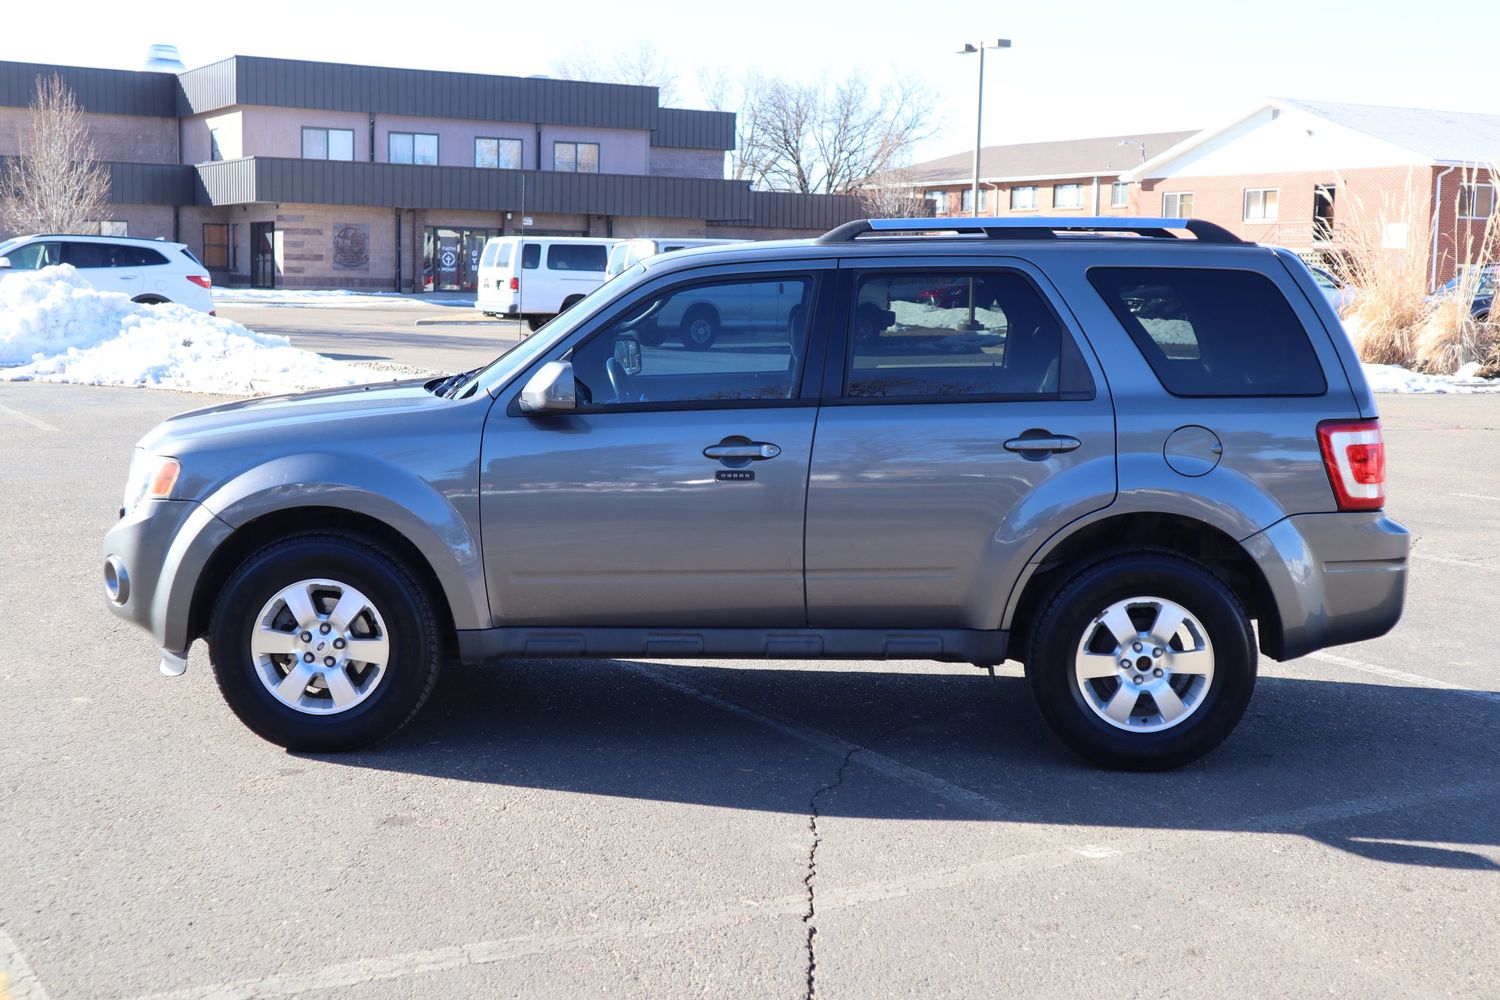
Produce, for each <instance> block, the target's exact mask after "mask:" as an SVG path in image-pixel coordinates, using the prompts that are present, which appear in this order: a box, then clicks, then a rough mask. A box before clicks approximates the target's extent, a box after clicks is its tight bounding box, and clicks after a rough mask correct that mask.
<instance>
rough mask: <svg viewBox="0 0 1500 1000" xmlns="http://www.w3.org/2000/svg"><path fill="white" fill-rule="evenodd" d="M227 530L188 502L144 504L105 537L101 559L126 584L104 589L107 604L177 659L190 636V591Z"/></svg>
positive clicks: (150, 501)
mask: <svg viewBox="0 0 1500 1000" xmlns="http://www.w3.org/2000/svg"><path fill="white" fill-rule="evenodd" d="M230 531H231V529H230V527H229V525H227V524H225V523H224V522H223V521H220V520H219V519H218V518H217V517H215V516H214V515H213V514H212V513H211V512H210V511H209V510H208V508H206V507H204V506H202V505H201V504H198V503H196V502H194V501H190V500H145V501H142V502H141V503H138V504H136V506H135V509H134V510H132V511H130V512H129V513H128V514H126V515H125V516H124V517H122V518H121V519H120V520H119V521H118V522H116V523H115V526H114V527H113V528H111V529H110V530H109V532H108V533H107V534H106V535H105V536H104V544H103V546H102V556H103V559H104V562H105V564H106V567H107V568H108V569H109V570H112V571H113V572H114V575H115V577H116V579H118V578H119V576H120V575H122V574H121V571H122V570H123V575H124V577H125V579H126V580H128V584H127V585H126V586H125V587H123V588H119V587H118V586H117V587H116V588H115V592H114V594H113V596H111V594H110V593H109V591H108V590H106V594H105V604H106V606H107V607H108V608H109V609H110V610H111V611H113V612H114V613H115V614H116V615H118V616H119V617H121V618H123V619H125V620H126V621H128V622H131V623H132V624H135V625H139V626H140V627H141V628H143V629H145V630H146V631H148V632H150V633H151V635H152V637H153V638H155V639H156V642H157V645H159V646H160V647H161V648H162V649H163V650H165V651H169V652H172V653H175V654H178V655H179V656H180V655H181V654H183V653H185V651H186V650H187V648H188V645H189V644H190V643H191V642H192V636H191V635H190V634H189V628H190V618H191V614H192V607H193V592H194V590H195V589H196V587H197V585H198V578H199V576H200V575H201V574H202V572H203V567H204V565H205V564H206V563H207V562H208V557H209V556H210V555H211V554H212V553H213V551H214V549H215V548H217V547H218V546H219V544H220V543H221V542H222V541H223V540H224V539H225V538H227V537H229V533H230Z"/></svg>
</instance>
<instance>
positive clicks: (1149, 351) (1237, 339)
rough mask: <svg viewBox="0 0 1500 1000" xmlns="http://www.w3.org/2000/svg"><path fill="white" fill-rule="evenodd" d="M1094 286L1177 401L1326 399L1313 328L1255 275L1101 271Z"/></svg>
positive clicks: (1147, 269)
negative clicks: (1203, 398)
mask: <svg viewBox="0 0 1500 1000" xmlns="http://www.w3.org/2000/svg"><path fill="white" fill-rule="evenodd" d="M1089 281H1090V282H1091V283H1092V284H1093V286H1094V288H1095V289H1096V290H1097V291H1098V292H1099V294H1100V295H1101V296H1103V297H1104V301H1105V302H1106V303H1108V304H1109V307H1110V309H1111V310H1112V311H1113V312H1114V314H1115V317H1116V318H1117V319H1119V321H1120V324H1121V325H1122V326H1124V327H1125V331H1126V333H1128V334H1130V339H1131V340H1133V341H1135V346H1136V347H1137V348H1138V349H1139V350H1140V352H1141V354H1142V355H1144V356H1145V358H1146V361H1147V362H1148V363H1149V364H1150V365H1151V369H1152V370H1153V371H1154V372H1156V377H1157V378H1158V379H1159V380H1160V381H1161V384H1162V385H1163V386H1164V387H1165V388H1166V390H1167V391H1168V392H1170V393H1172V395H1174V396H1321V395H1322V394H1323V392H1324V391H1325V390H1326V389H1327V387H1328V386H1327V383H1326V382H1325V381H1324V379H1323V370H1322V366H1321V365H1320V364H1319V362H1318V356H1317V354H1316V353H1315V352H1314V351H1313V348H1312V344H1311V343H1310V342H1309V341H1308V339H1307V331H1306V330H1304V329H1303V328H1302V323H1301V321H1299V320H1298V319H1297V314H1296V313H1294V312H1293V311H1292V308H1291V306H1289V305H1288V304H1287V301H1286V298H1285V297H1284V296H1283V295H1282V294H1281V291H1280V290H1279V289H1278V288H1277V287H1276V285H1275V284H1274V283H1272V282H1271V280H1270V279H1269V278H1267V277H1266V276H1265V275H1262V274H1257V273H1255V272H1254V271H1238V270H1227V269H1217V268H1171V267H1096V268H1092V269H1090V271H1089Z"/></svg>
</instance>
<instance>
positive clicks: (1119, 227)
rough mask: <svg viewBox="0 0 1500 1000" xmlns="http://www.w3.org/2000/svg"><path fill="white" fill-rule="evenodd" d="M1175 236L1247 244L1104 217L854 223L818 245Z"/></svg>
mask: <svg viewBox="0 0 1500 1000" xmlns="http://www.w3.org/2000/svg"><path fill="white" fill-rule="evenodd" d="M1173 230H1178V231H1186V232H1189V233H1192V234H1193V236H1194V237H1196V238H1197V240H1198V242H1200V243H1243V242H1244V240H1242V239H1240V238H1239V237H1238V236H1236V235H1234V234H1233V233H1231V232H1230V231H1229V230H1227V229H1225V228H1224V227H1223V226H1220V225H1216V224H1215V223H1212V222H1207V221H1205V220H1203V219H1166V218H1128V217H1123V216H1102V217H1068V216H1061V217H1056V216H1054V217H1036V216H1030V217H1027V216H1015V217H1011V218H968V217H955V218H947V219H856V220H855V221H853V222H846V223H844V224H843V225H842V226H839V227H838V228H836V229H830V230H829V231H828V232H826V233H824V234H823V235H822V236H819V237H818V239H817V242H819V243H853V242H854V241H855V240H857V239H859V238H860V237H861V236H866V235H870V234H874V235H877V236H900V235H920V234H923V233H957V234H959V235H964V236H983V237H984V238H985V239H991V240H1036V239H1055V238H1056V237H1057V235H1058V234H1059V233H1133V234H1135V235H1136V236H1149V237H1155V238H1160V239H1167V238H1178V237H1175V234H1174V233H1173Z"/></svg>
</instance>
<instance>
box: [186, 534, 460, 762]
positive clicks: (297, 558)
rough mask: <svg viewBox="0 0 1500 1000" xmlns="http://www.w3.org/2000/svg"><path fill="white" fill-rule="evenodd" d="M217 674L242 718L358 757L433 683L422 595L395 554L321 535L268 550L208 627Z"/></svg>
mask: <svg viewBox="0 0 1500 1000" xmlns="http://www.w3.org/2000/svg"><path fill="white" fill-rule="evenodd" d="M209 653H210V657H211V659H212V661H213V670H214V678H215V679H216V680H217V681H218V684H219V690H220V691H221V692H222V693H223V695H224V700H225V701H226V702H228V703H229V707H230V709H231V710H233V712H234V714H235V715H237V716H239V718H240V721H241V722H243V723H244V724H245V725H246V726H248V727H249V728H250V729H251V730H252V731H254V732H255V733H256V734H257V735H259V736H261V737H262V738H264V739H266V740H269V741H270V742H272V743H276V744H279V745H281V746H284V747H286V748H287V749H289V750H311V751H324V752H327V751H340V750H353V749H356V748H358V747H361V746H365V745H366V744H369V743H373V742H375V741H376V740H379V739H383V738H384V737H386V736H389V735H390V734H391V733H393V732H395V731H396V730H397V729H399V728H400V727H401V726H402V725H404V724H405V723H406V722H407V721H408V720H410V719H411V717H412V716H414V715H415V714H416V713H417V710H418V709H419V708H421V707H422V703H423V702H425V701H426V700H427V696H428V694H430V693H431V691H432V688H433V685H434V684H435V683H436V681H437V675H438V667H439V665H440V662H441V644H440V642H439V635H438V628H437V624H436V619H435V616H434V614H433V609H432V605H431V601H430V599H429V596H428V595H427V593H426V589H425V588H424V587H423V586H422V584H421V583H420V582H419V581H418V580H417V579H416V577H415V575H414V574H413V573H412V572H411V570H410V569H409V568H408V567H406V566H405V565H404V564H403V562H402V560H401V559H400V558H398V557H397V556H395V555H394V554H392V553H390V552H387V551H385V550H383V549H381V548H379V547H377V546H375V545H373V544H371V543H370V542H368V541H367V540H365V539H363V538H359V537H356V536H353V535H345V534H335V533H318V534H306V535H299V536H294V537H291V538H288V539H286V540H284V541H281V542H277V543H275V544H273V545H270V546H267V547H266V548H263V549H261V550H260V551H259V552H257V553H255V554H254V555H252V556H251V557H250V558H249V559H247V560H246V561H245V562H244V563H243V564H241V565H240V567H239V568H238V569H236V570H235V571H234V573H233V574H232V575H231V576H230V578H229V580H228V582H227V583H226V584H225V586H224V589H223V591H222V592H221V593H220V595H219V599H218V602H217V604H216V606H215V608H214V614H213V620H212V623H211V625H210V627H209Z"/></svg>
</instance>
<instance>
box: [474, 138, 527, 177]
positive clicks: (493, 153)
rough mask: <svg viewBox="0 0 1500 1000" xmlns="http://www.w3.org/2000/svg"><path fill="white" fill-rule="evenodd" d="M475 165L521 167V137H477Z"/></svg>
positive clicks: (508, 168) (509, 168)
mask: <svg viewBox="0 0 1500 1000" xmlns="http://www.w3.org/2000/svg"><path fill="white" fill-rule="evenodd" d="M474 166H476V167H494V168H499V169H501V170H520V169H521V140H520V139H475V140H474Z"/></svg>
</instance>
